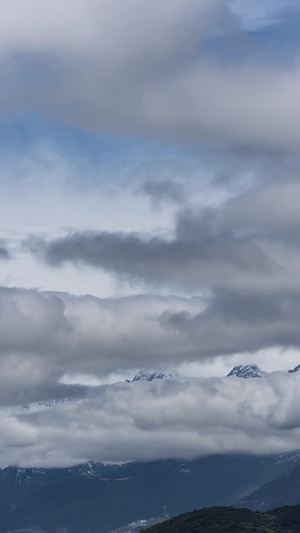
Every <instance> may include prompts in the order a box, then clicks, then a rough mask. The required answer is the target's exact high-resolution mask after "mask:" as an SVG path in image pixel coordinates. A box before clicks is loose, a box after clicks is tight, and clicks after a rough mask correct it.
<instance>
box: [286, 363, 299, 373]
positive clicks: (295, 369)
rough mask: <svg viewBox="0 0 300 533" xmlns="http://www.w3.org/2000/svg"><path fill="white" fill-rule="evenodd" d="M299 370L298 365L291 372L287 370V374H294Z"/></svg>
mask: <svg viewBox="0 0 300 533" xmlns="http://www.w3.org/2000/svg"><path fill="white" fill-rule="evenodd" d="M299 370H300V365H297V366H295V368H293V369H292V370H288V374H294V373H295V372H298V371H299Z"/></svg>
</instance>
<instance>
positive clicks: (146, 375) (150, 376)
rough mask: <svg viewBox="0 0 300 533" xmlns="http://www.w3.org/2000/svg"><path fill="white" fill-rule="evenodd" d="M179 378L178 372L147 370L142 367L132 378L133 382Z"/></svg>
mask: <svg viewBox="0 0 300 533" xmlns="http://www.w3.org/2000/svg"><path fill="white" fill-rule="evenodd" d="M174 378H179V374H177V372H169V373H166V372H158V371H155V370H146V369H145V368H142V369H141V370H140V371H139V372H138V373H137V374H136V375H135V376H134V378H133V379H132V383H134V382H135V381H154V380H156V379H174Z"/></svg>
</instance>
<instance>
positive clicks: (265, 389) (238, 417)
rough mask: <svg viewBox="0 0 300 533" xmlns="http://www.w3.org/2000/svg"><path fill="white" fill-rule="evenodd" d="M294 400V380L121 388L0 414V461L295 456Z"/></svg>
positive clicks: (279, 377)
mask: <svg viewBox="0 0 300 533" xmlns="http://www.w3.org/2000/svg"><path fill="white" fill-rule="evenodd" d="M299 394H300V393H299V376H297V375H284V374H280V373H275V374H273V375H272V374H271V375H269V376H268V377H267V378H262V379H257V380H255V379H252V380H243V379H239V378H223V379H220V378H207V379H199V378H193V379H183V378H179V379H178V378H177V379H169V380H165V381H155V382H151V383H149V382H138V383H119V384H115V385H107V386H102V387H98V388H96V389H94V390H93V393H92V397H91V398H89V399H85V400H77V401H76V400H70V401H67V402H63V403H57V404H55V405H52V406H50V407H47V406H45V407H44V406H31V407H30V408H28V407H27V408H26V407H24V408H14V409H11V408H10V409H8V408H6V409H5V408H2V409H1V411H0V429H1V432H0V433H1V441H0V442H1V446H0V462H1V464H20V465H23V466H65V465H66V464H76V463H79V462H82V461H87V460H91V459H93V460H95V461H105V462H121V461H131V460H143V461H144V460H152V459H162V458H171V457H172V458H185V459H191V458H195V457H197V456H200V455H206V454H211V453H254V454H255V453H260V454H261V453H266V454H268V453H280V452H283V451H288V450H296V449H298V447H299V435H300V417H299V412H298V410H297V405H298V404H299V400H300V398H299ZM74 436H76V438H74Z"/></svg>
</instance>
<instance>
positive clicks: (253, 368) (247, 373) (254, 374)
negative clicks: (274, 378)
mask: <svg viewBox="0 0 300 533" xmlns="http://www.w3.org/2000/svg"><path fill="white" fill-rule="evenodd" d="M264 375H265V372H263V371H262V370H261V369H260V368H259V367H258V366H257V365H241V366H235V367H234V368H233V369H232V370H231V371H230V372H229V374H227V377H228V378H230V377H236V378H244V379H249V378H262V377H263V376H264Z"/></svg>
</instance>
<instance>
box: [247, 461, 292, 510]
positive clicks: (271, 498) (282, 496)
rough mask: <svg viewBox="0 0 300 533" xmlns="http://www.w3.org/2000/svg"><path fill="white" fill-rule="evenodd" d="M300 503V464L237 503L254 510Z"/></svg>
mask: <svg viewBox="0 0 300 533" xmlns="http://www.w3.org/2000/svg"><path fill="white" fill-rule="evenodd" d="M299 503H300V466H297V467H296V468H294V469H293V470H292V471H291V472H286V473H284V474H282V475H281V476H279V477H277V478H276V479H274V480H272V481H270V482H269V483H265V484H263V485H262V486H261V487H259V488H258V489H257V490H255V491H253V492H252V493H250V494H249V495H248V496H246V497H245V498H243V499H241V500H240V501H239V502H238V503H237V504H236V505H237V506H238V507H248V508H249V509H253V510H254V511H267V510H268V509H273V508H275V507H280V506H283V505H296V504H299Z"/></svg>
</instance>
